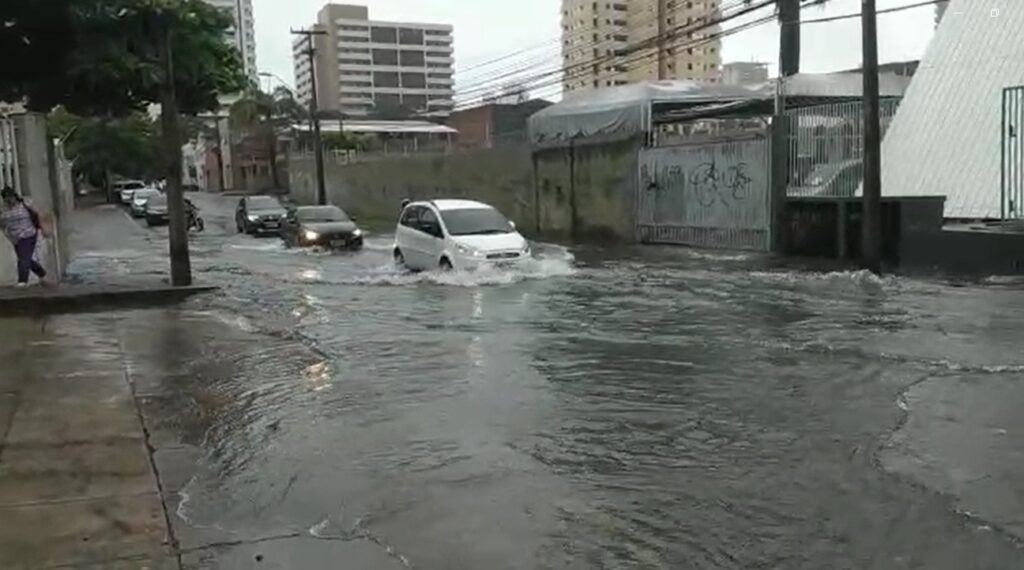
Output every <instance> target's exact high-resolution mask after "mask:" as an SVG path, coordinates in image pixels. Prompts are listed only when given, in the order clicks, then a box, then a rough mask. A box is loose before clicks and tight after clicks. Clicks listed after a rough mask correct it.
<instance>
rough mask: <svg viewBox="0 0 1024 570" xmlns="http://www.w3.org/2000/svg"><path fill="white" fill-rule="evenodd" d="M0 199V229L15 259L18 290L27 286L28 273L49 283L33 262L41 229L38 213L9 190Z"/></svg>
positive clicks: (42, 270)
mask: <svg viewBox="0 0 1024 570" xmlns="http://www.w3.org/2000/svg"><path fill="white" fill-rule="evenodd" d="M0 199H2V200H3V206H4V207H3V211H2V212H0V226H3V231H4V235H6V236H7V239H8V240H10V242H11V244H12V245H13V246H14V253H15V254H16V255H17V256H18V287H27V286H28V278H29V273H35V274H36V276H38V277H39V280H40V281H41V282H42V283H43V284H49V283H48V282H47V281H46V270H45V269H43V266H41V265H39V263H38V262H36V260H35V254H36V243H37V242H38V241H39V234H40V233H41V230H42V227H43V224H42V220H41V219H40V218H39V213H38V212H36V211H35V210H34V209H32V207H31V206H29V205H28V204H26V203H25V200H24V199H22V197H21V196H19V195H18V193H17V192H15V191H14V190H13V189H11V188H9V187H7V188H4V189H3V190H0Z"/></svg>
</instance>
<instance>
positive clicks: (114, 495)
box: [0, 303, 407, 570]
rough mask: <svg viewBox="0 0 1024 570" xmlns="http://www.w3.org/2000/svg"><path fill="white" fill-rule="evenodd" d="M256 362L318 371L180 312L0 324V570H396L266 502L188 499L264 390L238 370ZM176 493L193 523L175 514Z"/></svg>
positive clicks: (214, 320)
mask: <svg viewBox="0 0 1024 570" xmlns="http://www.w3.org/2000/svg"><path fill="white" fill-rule="evenodd" d="M263 353H266V354H273V355H274V360H275V361H276V362H277V363H278V364H277V365H276V366H277V367H278V368H277V369H276V370H277V372H278V373H280V374H284V375H286V376H287V377H290V378H301V377H302V371H303V370H306V369H307V368H308V367H309V365H310V364H311V363H315V362H319V361H320V360H319V357H318V356H316V355H315V354H312V353H310V352H309V351H308V350H307V349H306V348H305V347H304V346H303V345H301V344H299V343H295V342H294V341H291V340H288V339H277V338H273V337H265V336H261V335H258V334H255V333H253V332H248V331H247V330H246V328H245V327H239V326H232V325H231V324H230V316H229V315H224V314H220V313H217V312H210V311H206V310H203V309H201V308H199V307H198V306H197V304H196V303H193V304H190V305H186V306H175V307H166V308H155V309H147V310H132V311H118V312H107V313H80V314H66V315H57V316H49V317H45V318H41V319H40V318H23V317H17V318H0V367H2V372H0V569H2V570H44V569H57V568H62V569H63V568H81V569H83V570H142V569H147V570H171V569H173V570H217V569H222V568H224V569H239V570H241V569H250V568H263V569H268V570H306V569H308V570H319V569H322V568H346V569H351V570H400V569H402V568H406V567H407V566H406V565H405V564H403V563H402V561H401V560H400V559H399V558H398V557H396V556H395V555H393V554H392V553H389V551H388V550H387V548H384V547H382V546H380V545H379V544H377V543H376V542H374V540H373V538H372V537H370V536H367V535H365V534H361V533H358V532H352V533H343V535H342V536H328V537H322V536H314V535H312V534H311V532H310V531H309V528H310V526H311V525H312V524H314V523H315V522H317V521H305V520H302V521H297V522H294V521H293V522H288V521H287V518H286V517H284V518H282V516H281V514H280V513H278V512H275V509H276V508H268V509H267V510H259V511H258V512H256V513H254V514H253V517H255V518H252V519H249V518H247V517H242V518H238V517H237V516H231V513H234V514H235V515H237V509H238V508H239V505H237V504H233V503H231V502H230V499H229V498H225V499H224V500H223V501H224V502H222V500H221V499H220V496H221V493H220V492H217V491H212V495H209V496H206V494H205V493H204V492H203V491H202V489H204V488H205V486H206V485H212V486H213V488H214V489H215V488H216V485H219V484H220V482H221V481H222V480H223V475H222V473H221V472H220V469H221V466H220V465H219V463H218V459H217V456H218V453H217V452H216V448H217V446H218V443H217V441H216V439H219V440H220V445H228V446H231V445H234V443H232V442H233V440H234V439H235V438H236V437H240V436H241V435H242V434H237V433H235V430H241V431H242V432H243V434H244V432H246V430H249V429H251V428H250V427H249V426H246V425H238V424H236V423H235V419H234V418H235V416H233V413H234V412H232V411H230V410H229V409H228V408H232V407H234V406H235V405H236V404H237V403H239V402H245V401H246V396H245V395H244V394H245V392H246V391H248V390H251V389H258V390H266V389H267V386H269V385H272V384H273V383H276V382H279V381H280V380H279V378H278V377H277V376H275V375H270V376H269V377H267V378H257V377H255V376H252V375H251V371H244V370H239V369H238V363H239V361H242V360H244V359H247V358H252V356H253V355H260V354H263ZM261 362H262V361H261ZM239 375H242V376H239ZM239 377H241V378H244V381H243V382H242V383H241V384H239V383H236V380H237V379H238V378H239ZM214 426H219V427H218V428H217V429H216V430H214ZM228 426H230V427H228ZM212 431H216V433H217V434H219V436H218V438H215V441H210V439H211V437H210V436H209V434H210V433H211V432H212ZM240 439H242V440H244V437H241V438H240ZM267 484H268V485H273V484H274V479H273V477H268V483H267ZM189 486H192V487H193V488H194V489H193V491H192V493H193V499H196V497H195V496H196V495H204V498H205V501H204V504H200V505H193V506H192V507H191V508H190V509H189V511H194V510H198V511H201V512H198V513H197V514H196V516H199V518H202V519H203V520H201V521H195V520H191V519H190V517H188V516H183V507H184V505H185V504H186V503H187V502H188V501H189V495H188V494H187V493H186V492H185V491H184V489H185V488H186V487H189ZM224 496H225V497H229V496H230V494H229V493H224ZM194 502H195V500H193V503H194ZM244 510H245V509H243V511H244ZM185 514H188V513H185ZM207 517H209V519H208V520H207Z"/></svg>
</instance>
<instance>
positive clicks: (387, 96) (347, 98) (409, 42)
mask: <svg viewBox="0 0 1024 570" xmlns="http://www.w3.org/2000/svg"><path fill="white" fill-rule="evenodd" d="M314 29H315V30H317V31H319V32H322V33H323V35H320V36H317V37H316V39H315V42H314V45H315V47H316V53H315V70H314V69H312V68H311V66H310V61H309V56H308V53H307V52H308V47H309V43H308V40H307V39H306V38H305V37H302V36H299V37H297V38H296V39H295V41H294V43H293V56H294V59H295V82H296V92H297V94H298V97H299V100H300V102H302V103H303V104H307V105H308V104H309V99H310V97H311V95H312V83H313V82H312V74H313V72H314V71H315V73H316V82H317V93H318V95H319V103H320V107H321V108H322V109H324V110H333V111H340V112H341V113H343V114H344V115H347V116H355V117H360V116H364V117H365V116H371V115H375V116H381V117H388V118H406V117H413V116H418V117H424V116H427V117H430V116H436V117H444V116H447V115H448V114H450V113H451V110H452V107H453V105H454V95H455V91H454V87H455V80H454V72H455V70H454V67H455V58H454V45H453V42H454V38H453V28H452V26H450V25H445V24H423V23H411V22H386V21H379V20H370V19H369V10H368V9H367V8H366V7H365V6H353V5H345V4H328V5H327V6H325V7H324V8H323V9H322V10H321V11H320V13H319V16H318V23H317V25H316V26H314Z"/></svg>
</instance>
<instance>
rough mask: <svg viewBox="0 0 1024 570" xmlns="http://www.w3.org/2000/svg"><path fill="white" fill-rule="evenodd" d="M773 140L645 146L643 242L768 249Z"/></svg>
mask: <svg viewBox="0 0 1024 570" xmlns="http://www.w3.org/2000/svg"><path fill="white" fill-rule="evenodd" d="M768 164H769V160H768V139H767V138H766V137H763V136H758V137H748V138H747V139H746V140H730V141H727V142H717V143H701V144H694V145H685V146H669V147H657V148H649V149H644V150H642V151H641V153H640V161H639V165H640V181H639V185H638V188H637V193H638V195H637V200H636V208H637V212H636V214H637V234H638V238H639V240H640V241H641V242H642V243H667V244H679V245H691V246H697V247H707V248H721V249H751V250H759V251H765V250H767V249H768V246H769V220H770V216H769V168H768Z"/></svg>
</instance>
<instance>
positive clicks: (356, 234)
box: [352, 229, 363, 237]
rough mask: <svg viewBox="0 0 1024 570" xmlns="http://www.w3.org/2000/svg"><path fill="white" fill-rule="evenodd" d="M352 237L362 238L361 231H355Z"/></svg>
mask: <svg viewBox="0 0 1024 570" xmlns="http://www.w3.org/2000/svg"><path fill="white" fill-rule="evenodd" d="M352 236H353V237H363V230H360V229H357V230H356V231H354V232H352Z"/></svg>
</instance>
